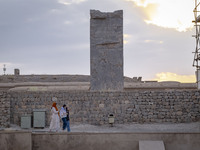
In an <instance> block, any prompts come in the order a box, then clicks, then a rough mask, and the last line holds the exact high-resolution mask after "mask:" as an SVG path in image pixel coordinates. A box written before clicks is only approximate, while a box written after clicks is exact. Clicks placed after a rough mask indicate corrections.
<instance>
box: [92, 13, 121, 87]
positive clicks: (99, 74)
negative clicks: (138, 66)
mask: <svg viewBox="0 0 200 150" xmlns="http://www.w3.org/2000/svg"><path fill="white" fill-rule="evenodd" d="M90 15H91V19H90V66H91V67H90V74H91V79H90V83H91V85H90V86H91V90H97V91H98V90H100V91H101V90H119V91H120V90H123V87H124V81H123V11H122V10H119V11H115V12H113V13H105V12H100V11H98V10H91V11H90Z"/></svg>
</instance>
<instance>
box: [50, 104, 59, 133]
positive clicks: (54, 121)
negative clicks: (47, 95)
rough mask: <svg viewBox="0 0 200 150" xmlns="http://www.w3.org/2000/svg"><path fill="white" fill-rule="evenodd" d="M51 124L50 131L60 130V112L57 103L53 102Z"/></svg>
mask: <svg viewBox="0 0 200 150" xmlns="http://www.w3.org/2000/svg"><path fill="white" fill-rule="evenodd" d="M51 113H52V115H51V123H50V127H49V129H50V131H56V132H57V131H59V129H60V118H59V111H58V108H57V106H56V102H53V104H52V107H51Z"/></svg>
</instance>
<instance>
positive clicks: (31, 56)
mask: <svg viewBox="0 0 200 150" xmlns="http://www.w3.org/2000/svg"><path fill="white" fill-rule="evenodd" d="M194 7H195V1H191V0H0V74H3V64H6V69H7V70H6V74H13V73H14V68H19V69H20V73H21V74H83V75H89V74H90V36H89V35H90V14H89V13H90V9H96V10H100V11H102V12H113V11H115V10H123V12H124V15H123V17H124V31H123V32H124V75H125V76H128V77H139V76H142V79H143V80H158V81H180V82H195V70H196V68H194V67H192V63H193V57H194V55H193V53H192V52H194V51H195V38H193V37H192V35H194V34H195V28H194V24H192V20H194V14H193V9H194Z"/></svg>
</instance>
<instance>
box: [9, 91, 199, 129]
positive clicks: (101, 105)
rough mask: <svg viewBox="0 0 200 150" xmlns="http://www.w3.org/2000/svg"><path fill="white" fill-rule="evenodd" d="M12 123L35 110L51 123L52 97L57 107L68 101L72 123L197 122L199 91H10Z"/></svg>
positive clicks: (47, 122) (17, 121)
mask: <svg viewBox="0 0 200 150" xmlns="http://www.w3.org/2000/svg"><path fill="white" fill-rule="evenodd" d="M8 96H9V97H10V100H11V102H10V103H11V123H14V124H18V125H19V124H20V116H21V115H24V114H32V110H33V109H35V108H36V109H37V108H38V109H39V108H45V109H46V125H47V126H48V125H49V123H50V108H51V104H52V101H51V98H52V97H54V96H56V97H57V98H58V108H61V106H62V105H63V104H64V103H65V104H67V106H68V107H69V109H70V118H71V122H72V123H87V124H94V125H102V124H107V123H108V115H109V114H114V116H115V122H116V123H120V124H123V123H133V122H139V123H150V122H152V123H153V122H173V123H180V122H194V121H198V120H200V92H199V91H197V90H169V91H166V90H163V91H161V90H160V91H142V90H139V91H130V92H129V91H122V92H90V91H68V92H67V91H66V92H47V91H46V92H44V91H43V92H22V91H21V92H14V91H12V92H9V93H8Z"/></svg>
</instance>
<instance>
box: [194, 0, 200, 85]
mask: <svg viewBox="0 0 200 150" xmlns="http://www.w3.org/2000/svg"><path fill="white" fill-rule="evenodd" d="M193 12H194V18H195V20H194V21H192V22H193V23H194V26H195V29H196V35H193V37H195V39H196V48H195V52H194V60H193V67H196V77H197V78H196V79H197V88H198V89H200V2H199V0H195V8H194V10H193Z"/></svg>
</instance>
